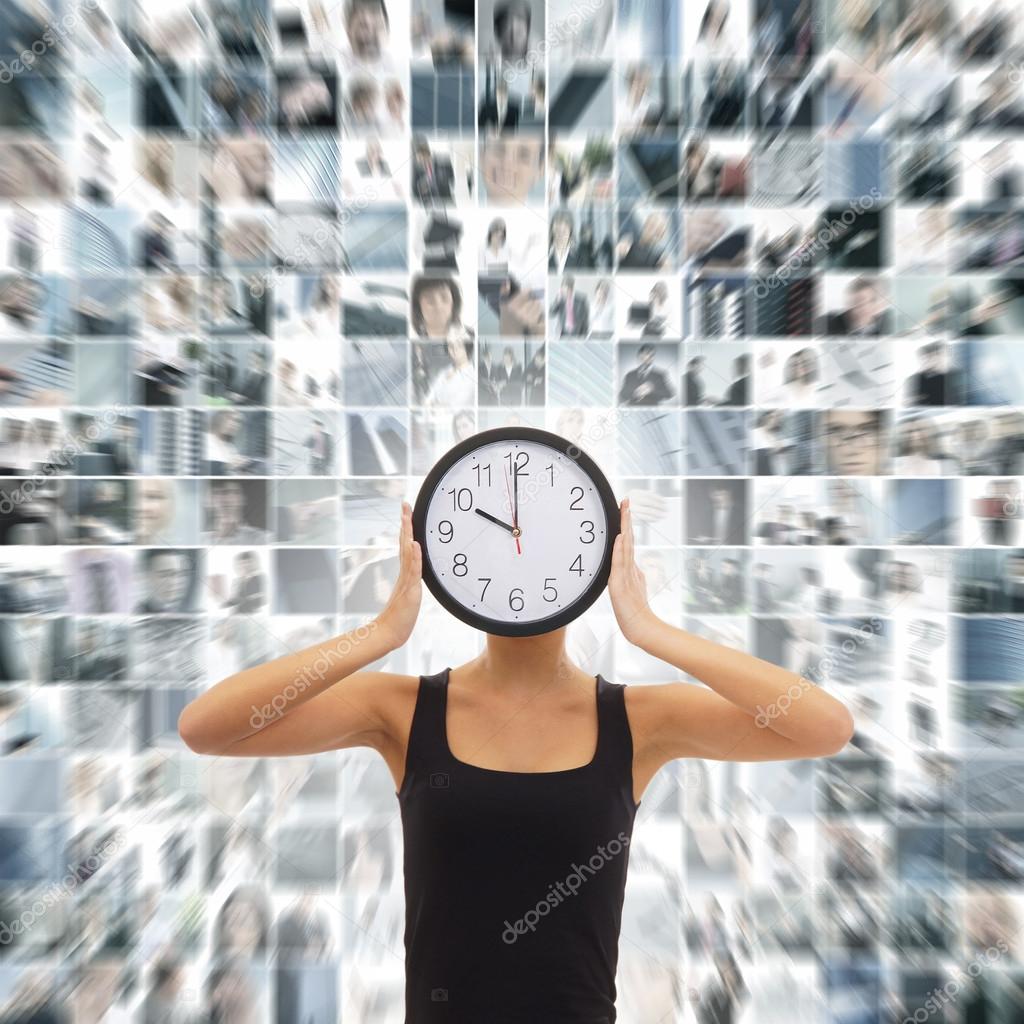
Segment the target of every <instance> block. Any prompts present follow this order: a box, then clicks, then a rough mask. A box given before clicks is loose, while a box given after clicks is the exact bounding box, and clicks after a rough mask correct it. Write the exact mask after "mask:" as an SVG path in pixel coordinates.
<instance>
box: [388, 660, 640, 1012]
mask: <svg viewBox="0 0 1024 1024" xmlns="http://www.w3.org/2000/svg"><path fill="white" fill-rule="evenodd" d="M450 672H451V669H450V668H446V669H442V670H441V671H440V672H437V673H435V674H433V675H422V676H420V683H419V693H418V696H417V700H416V710H415V712H414V714H413V720H412V727H411V731H410V735H409V744H408V753H407V756H406V767H405V775H404V777H403V779H402V788H401V790H399V791H398V792H397V793H396V794H395V795H396V796H397V797H398V800H399V804H400V807H401V815H402V834H403V846H404V858H405V863H404V870H405V901H406V919H405V1007H406V1010H405V1024H442V1022H443V1024H525V1022H527V1021H529V1022H531V1024H613V1022H614V1021H615V968H616V963H617V960H618V942H619V930H620V927H621V924H622V904H623V898H624V895H625V885H626V869H627V865H628V861H629V842H630V839H631V837H632V833H633V822H634V819H635V817H636V811H637V808H638V807H639V806H640V804H639V803H638V802H636V801H634V799H633V740H632V735H631V733H630V729H629V720H628V718H627V715H626V704H625V699H624V697H623V693H624V691H625V685H624V684H620V683H610V682H608V681H607V680H606V679H605V678H604V677H603V676H601V675H600V674H598V675H597V676H596V677H595V686H596V700H597V710H598V741H597V751H596V753H595V755H594V757H593V759H592V760H591V761H590V762H589V763H588V764H586V765H583V766H581V767H578V768H570V769H567V770H565V771H555V772H507V771H499V770H495V769H490V768H479V767H475V766H473V765H470V764H467V763H465V762H463V761H458V760H456V759H455V757H454V755H453V754H452V752H451V750H450V748H449V747H448V736H447V730H446V728H445V720H446V707H447V698H448V677H449V674H450Z"/></svg>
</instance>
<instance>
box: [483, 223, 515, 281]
mask: <svg viewBox="0 0 1024 1024" xmlns="http://www.w3.org/2000/svg"><path fill="white" fill-rule="evenodd" d="M480 272H481V273H483V274H506V273H508V231H507V229H506V228H505V221H504V220H502V218H501V217H496V218H495V219H494V220H492V221H491V223H490V226H489V227H488V228H487V240H486V241H485V242H484V248H483V251H482V252H481V253H480Z"/></svg>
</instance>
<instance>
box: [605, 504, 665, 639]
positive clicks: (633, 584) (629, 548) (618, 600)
mask: <svg viewBox="0 0 1024 1024" xmlns="http://www.w3.org/2000/svg"><path fill="white" fill-rule="evenodd" d="M619 516H620V529H619V533H618V534H617V535H616V537H615V542H614V543H613V544H612V568H611V574H610V575H609V577H608V596H609V597H610V598H611V601H612V610H613V611H614V612H615V620H616V621H617V622H618V624H619V629H621V630H622V634H623V636H625V638H626V639H627V640H628V641H629V642H630V643H633V644H637V645H638V646H643V639H644V637H645V636H647V635H648V634H649V632H650V629H651V627H652V626H653V625H654V624H655V623H656V622H657V621H658V619H657V616H656V615H655V614H654V612H652V611H651V609H650V606H649V605H648V604H647V581H646V580H645V579H644V574H643V572H642V571H641V569H640V567H639V566H638V565H637V564H636V558H635V549H634V546H633V516H632V513H631V511H630V508H629V498H623V500H622V503H621V504H620V506H619Z"/></svg>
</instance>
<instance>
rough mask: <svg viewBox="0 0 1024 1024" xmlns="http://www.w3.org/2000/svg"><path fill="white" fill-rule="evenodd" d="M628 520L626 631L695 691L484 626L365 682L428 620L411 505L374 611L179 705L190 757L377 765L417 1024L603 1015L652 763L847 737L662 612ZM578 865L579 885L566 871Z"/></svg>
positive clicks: (800, 688)
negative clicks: (399, 881) (450, 654)
mask: <svg viewBox="0 0 1024 1024" xmlns="http://www.w3.org/2000/svg"><path fill="white" fill-rule="evenodd" d="M620 515H621V532H620V533H619V534H618V535H617V536H616V537H615V541H614V544H613V547H612V560H611V575H610V578H609V581H608V591H609V596H610V598H611V604H612V608H613V611H614V614H615V619H616V622H617V623H618V626H619V628H620V629H621V631H622V633H623V636H624V638H625V640H626V641H627V642H629V643H632V644H635V645H637V646H638V647H639V648H640V649H641V650H643V651H645V652H646V653H647V654H648V655H650V656H651V657H654V658H657V659H660V660H662V661H664V662H666V663H667V664H668V665H670V666H674V668H675V669H677V670H678V671H679V672H682V673H687V674H689V675H691V676H692V677H694V679H697V680H701V681H703V682H704V683H705V684H706V688H705V687H703V686H699V685H696V684H693V683H680V682H675V683H661V684H651V685H644V686H632V685H631V686H626V685H624V684H616V683H611V682H609V681H607V680H605V679H604V678H603V677H602V676H601V675H600V674H598V675H596V676H595V675H593V674H591V673H590V672H589V671H587V670H585V669H584V668H582V667H580V666H578V665H576V664H574V663H573V662H572V661H571V660H570V658H569V656H568V654H567V652H566V646H565V639H566V628H567V627H565V626H562V627H560V628H559V629H555V630H551V631H549V632H547V633H542V634H539V635H534V636H528V637H505V636H495V635H491V634H487V635H486V637H485V638H484V639H485V642H484V646H483V649H482V650H481V651H480V653H479V654H478V655H477V656H476V657H475V658H472V659H471V660H469V661H467V662H464V663H462V664H459V665H457V666H455V667H454V668H452V667H450V666H449V667H447V668H445V669H444V670H442V671H440V672H437V673H434V674H430V675H418V676H417V675H406V674H403V673H398V672H385V671H376V670H374V671H368V670H365V668H366V666H368V665H372V664H373V663H375V662H377V661H379V660H380V659H381V658H385V657H388V656H389V655H390V654H391V653H392V652H395V651H398V650H400V649H401V648H402V647H403V645H405V644H406V642H407V641H408V640H409V638H410V636H411V634H412V631H413V627H414V626H415V625H416V620H417V616H418V614H419V610H420V600H421V590H422V588H421V572H422V552H421V550H420V545H419V542H418V541H415V540H414V539H413V530H412V509H411V507H410V506H409V504H408V503H407V502H403V503H402V516H401V528H400V534H399V552H400V568H399V572H398V579H397V582H396V583H395V586H394V589H393V590H392V592H391V594H390V597H389V599H388V600H387V602H386V604H385V605H384V608H383V610H382V611H381V612H380V613H379V614H378V615H377V616H376V617H375V618H373V619H372V620H370V622H369V623H368V624H366V625H363V626H360V627H358V628H357V629H355V630H353V631H352V632H351V633H349V634H345V635H343V636H340V637H336V638H334V639H332V640H330V641H327V642H325V643H322V644H320V645H316V646H312V647H309V648H307V649H305V650H301V651H299V652H297V653H294V654H288V655H285V656H283V657H280V658H276V659H274V660H273V661H270V662H268V663H266V664H263V665H258V666H254V667H252V668H249V669H245V670H243V671H241V672H239V673H236V674H235V675H233V676H230V677H229V678H227V679H224V680H222V681H221V682H219V683H217V684H216V685H215V686H214V687H213V688H212V689H210V690H209V691H208V692H207V693H205V694H203V695H202V696H200V697H199V698H198V699H196V700H195V701H193V702H192V703H191V704H189V705H188V706H187V707H186V708H185V710H184V711H183V712H182V715H181V718H180V720H179V723H178V727H179V731H180V734H181V736H182V738H183V740H184V741H185V743H186V744H187V745H188V747H189V748H190V749H192V750H194V751H196V752H198V753H203V754H210V755H226V756H229V757H231V756H236V757H269V756H294V755H301V754H311V753H317V752H320V751H330V750H337V749H342V748H349V747H359V746H363V747H370V748H372V749H373V750H376V751H377V753H378V754H380V756H381V757H382V758H383V759H384V761H385V763H386V764H387V767H388V769H389V771H390V772H391V774H392V776H393V778H394V781H395V795H396V797H397V798H398V800H399V804H400V809H401V816H402V828H403V834H404V844H405V845H404V864H403V866H404V871H405V881H406V894H407V910H406V913H407V930H406V933H405V942H406V957H405V964H406V967H405V970H406V1011H407V1017H406V1019H407V1020H408V1021H409V1022H410V1024H413V1022H416V1024H433V1022H435V1021H440V1020H450V1019H452V1018H451V1008H452V1005H453V1004H455V1005H457V1006H458V1007H459V1008H460V1009H459V1014H458V1017H459V1019H460V1020H467V1021H469V1020H472V1021H487V1020H495V1019H498V1018H499V1008H500V1019H501V1020H531V1021H538V1022H542V1024H555V1022H558V1024H583V1022H584V1021H593V1020H600V1019H604V1020H611V1019H614V1014H615V1007H614V992H615V987H614V975H615V968H616V951H617V943H618V936H619V929H620V925H621V908H622V900H623V894H624V887H625V881H626V869H627V864H628V844H629V840H630V836H631V832H632V827H633V821H634V817H635V814H636V810H637V807H638V806H639V803H640V800H641V798H642V796H643V793H644V790H645V789H646V787H647V784H648V783H649V782H650V781H651V779H652V778H653V776H654V775H655V774H656V773H657V772H658V770H659V769H660V768H661V767H662V766H663V765H666V764H668V763H669V762H670V761H673V760H675V759H677V758H684V757H687V758H710V759H714V760H732V761H771V760H789V759H801V758H808V757H824V756H827V755H831V754H834V753H836V752H838V751H839V750H841V749H842V748H843V747H844V746H845V744H846V742H847V741H848V739H849V738H850V736H851V735H852V730H853V722H852V717H851V715H850V713H849V711H848V710H847V709H846V707H845V706H844V705H843V704H841V703H840V702H839V701H837V700H836V699H835V698H833V697H831V696H829V695H828V694H826V693H825V692H824V691H822V690H821V689H819V688H818V687H817V686H815V685H813V684H811V683H810V682H808V681H806V680H804V679H801V678H800V677H799V676H797V675H795V674H793V673H791V672H788V671H786V670H784V669H782V668H779V667H777V666H775V665H772V664H770V663H768V662H766V661H762V660H761V659H759V658H756V657H753V656H751V655H748V654H745V653H743V652H741V651H736V650H730V649H729V648H727V647H724V646H722V645H720V644H716V643H714V642H712V641H710V640H705V639H703V638H701V637H698V636H695V635H692V634H689V633H686V632H684V631H683V630H680V629H677V628H675V627H674V626H671V625H669V624H668V623H667V622H664V621H663V620H661V619H659V618H658V617H657V616H656V615H655V614H654V613H653V612H652V611H651V609H650V607H649V605H648V601H647V589H646V583H645V580H644V576H643V573H642V572H641V571H640V570H639V569H638V568H637V564H636V561H635V547H634V538H633V526H632V516H631V512H630V507H629V501H628V499H626V500H624V501H623V502H622V503H621V506H620ZM297 678H302V680H303V683H304V685H303V686H302V687H301V688H299V687H296V686H294V685H292V684H293V682H294V680H295V679H297ZM254 708H255V709H257V711H259V710H260V709H264V710H265V712H266V714H265V715H264V714H262V712H261V715H260V716H254V710H253V709H254ZM254 722H256V723H258V724H256V725H254ZM261 726H262V727H261ZM588 858H589V867H590V870H588V871H587V873H586V875H585V876H583V877H585V884H582V885H580V884H579V878H580V876H581V875H582V871H577V872H576V873H575V874H574V873H572V872H573V871H574V868H573V865H574V864H577V863H584V864H587V859H588ZM594 865H596V867H594ZM583 870H586V868H584V869H583ZM567 875H568V876H569V877H568V878H566V876H567ZM562 879H566V880H565V881H562ZM556 883H559V884H560V891H556V888H555V884H556ZM567 886H573V887H575V888H574V893H575V894H574V895H572V898H571V899H570V898H569V896H568V895H567V893H568V889H567ZM545 894H547V895H545ZM538 901H539V902H538ZM537 907H540V908H542V909H544V910H545V914H543V915H542V914H541V913H540V910H538V909H536V908H537ZM520 915H521V916H520ZM538 979H541V980H538Z"/></svg>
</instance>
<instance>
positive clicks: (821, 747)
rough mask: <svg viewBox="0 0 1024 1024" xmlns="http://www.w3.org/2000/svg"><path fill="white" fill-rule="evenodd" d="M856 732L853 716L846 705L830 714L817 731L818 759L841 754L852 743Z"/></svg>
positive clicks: (840, 706) (815, 739) (815, 737)
mask: <svg viewBox="0 0 1024 1024" xmlns="http://www.w3.org/2000/svg"><path fill="white" fill-rule="evenodd" d="M853 732H854V721H853V715H851V714H850V711H849V709H848V708H847V707H846V705H845V704H840V705H839V706H838V707H837V708H836V710H835V711H833V712H831V713H830V714H828V715H827V716H826V717H825V718H824V719H823V720H822V722H821V723H820V724H819V725H818V727H817V728H816V729H815V736H814V742H815V748H816V754H815V756H816V757H831V756H832V755H833V754H838V753H840V752H841V751H842V750H843V749H844V748H845V747H846V744H847V743H849V742H850V739H851V738H852V737H853Z"/></svg>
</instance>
